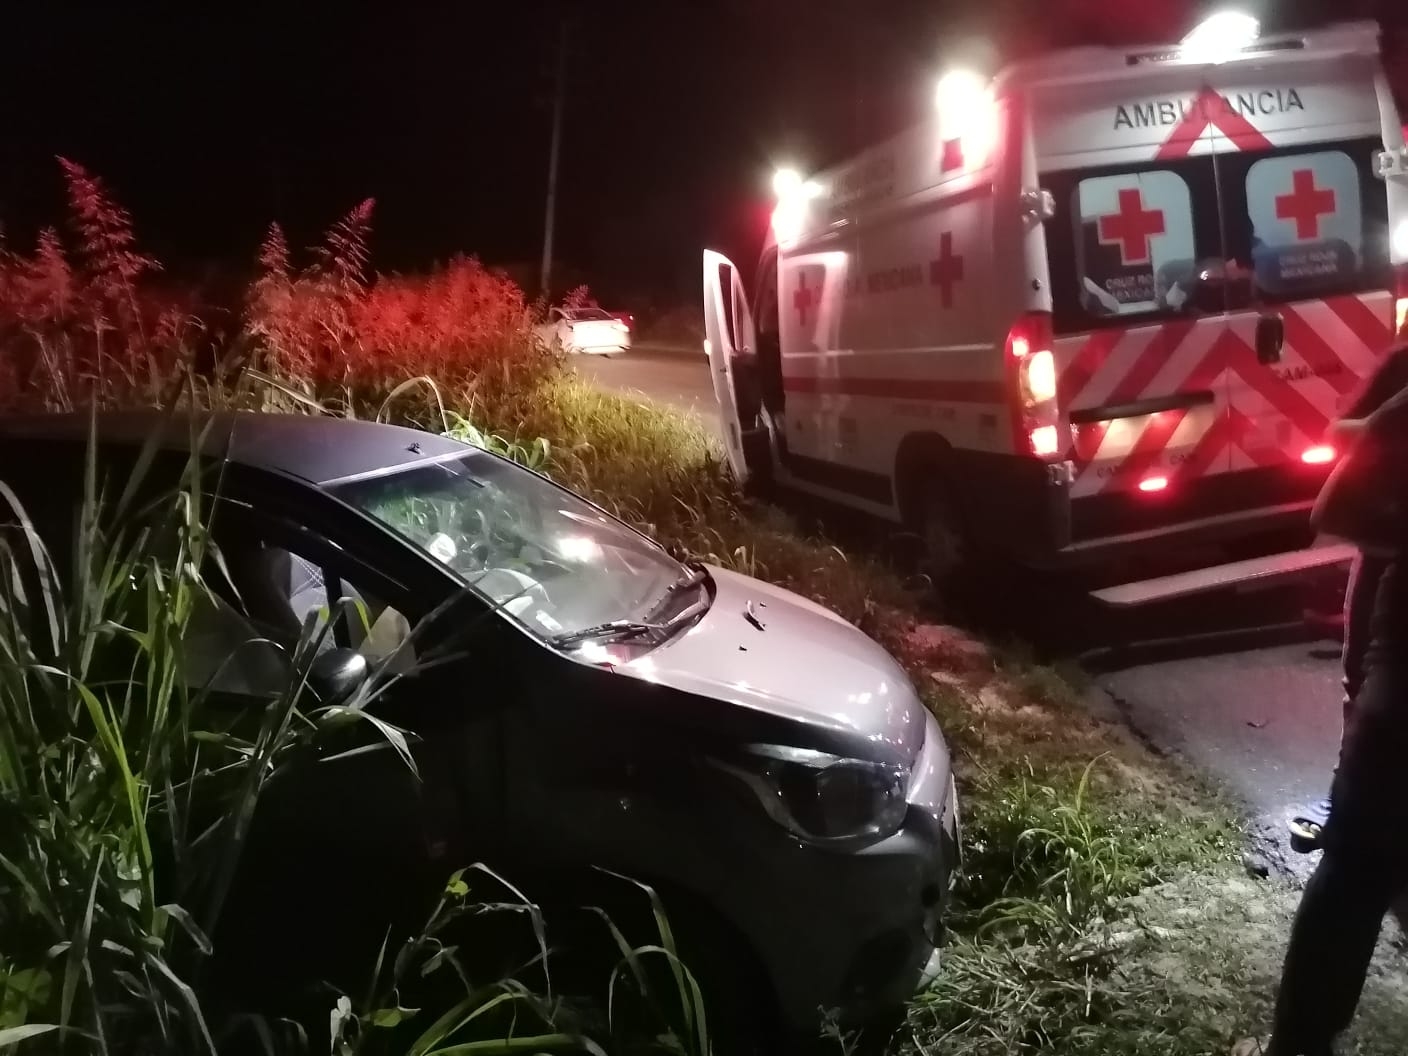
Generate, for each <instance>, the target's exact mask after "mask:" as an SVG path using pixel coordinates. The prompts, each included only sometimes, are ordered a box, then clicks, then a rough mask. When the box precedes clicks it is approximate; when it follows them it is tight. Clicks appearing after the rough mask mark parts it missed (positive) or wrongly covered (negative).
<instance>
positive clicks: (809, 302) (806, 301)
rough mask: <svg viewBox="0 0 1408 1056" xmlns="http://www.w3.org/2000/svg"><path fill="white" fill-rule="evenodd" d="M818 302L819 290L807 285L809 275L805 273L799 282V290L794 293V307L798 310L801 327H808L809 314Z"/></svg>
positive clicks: (798, 320)
mask: <svg viewBox="0 0 1408 1056" xmlns="http://www.w3.org/2000/svg"><path fill="white" fill-rule="evenodd" d="M817 300H818V298H817V289H816V287H815V286H808V285H807V273H806V272H805V271H804V272H802V275H801V278H799V279H798V280H797V289H796V290H794V291H793V293H792V307H793V308H795V309H797V322H798V323H799V324H800V325H801V326H803V327H805V326H806V325H807V313H809V312H810V311H811V310H812V309H813V308H814V307H816V303H817Z"/></svg>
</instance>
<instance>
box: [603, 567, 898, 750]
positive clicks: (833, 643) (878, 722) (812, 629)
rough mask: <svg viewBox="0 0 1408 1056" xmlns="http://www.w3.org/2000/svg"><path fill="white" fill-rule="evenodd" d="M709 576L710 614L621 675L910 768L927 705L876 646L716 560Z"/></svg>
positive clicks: (811, 606) (822, 612)
mask: <svg viewBox="0 0 1408 1056" xmlns="http://www.w3.org/2000/svg"><path fill="white" fill-rule="evenodd" d="M709 573H710V575H711V576H713V579H714V585H715V589H716V594H715V598H714V603H713V605H712V606H711V607H710V609H709V611H708V613H706V614H705V616H704V618H703V619H702V620H700V621H699V622H698V623H697V624H695V625H694V626H693V627H691V628H690V629H689V630H688V631H686V632H685V633H683V634H681V635H679V636H678V637H676V638H674V639H672V640H671V641H669V642H667V643H666V644H665V645H663V646H661V647H660V648H658V649H652V650H651V651H650V652H649V653H646V654H644V655H643V656H640V657H638V658H637V659H635V660H633V661H630V662H628V663H626V664H623V665H621V666H619V667H618V668H617V670H618V672H620V673H621V674H625V675H632V676H634V677H637V678H641V679H644V680H647V681H651V682H656V683H661V684H664V685H669V686H672V687H674V688H677V689H680V690H683V691H685V692H689V693H694V694H698V695H701V696H708V697H714V698H715V699H718V700H722V701H727V702H729V703H732V704H736V705H738V706H739V707H743V708H751V709H755V710H758V711H763V712H767V713H770V714H773V715H777V716H779V717H782V718H787V719H794V720H801V721H805V722H808V723H811V724H816V725H822V726H825V727H828V728H829V729H831V730H833V731H836V732H839V733H844V734H847V735H850V736H855V737H857V738H858V739H862V740H865V741H868V742H870V744H871V746H872V751H875V752H876V753H877V754H883V755H885V756H889V757H890V758H893V759H894V760H895V761H896V762H902V763H904V764H906V765H908V764H910V763H912V762H913V761H914V760H915V758H916V757H917V756H918V754H919V750H920V748H921V746H922V745H923V741H924V723H925V711H924V706H923V705H922V704H921V703H920V701H919V699H918V697H917V696H916V694H915V692H914V687H913V684H912V683H911V682H910V679H909V676H908V674H906V673H905V671H904V669H903V668H902V667H900V665H899V664H898V663H897V662H896V661H895V659H894V658H893V657H892V656H890V654H889V653H887V652H886V651H885V650H884V649H883V648H881V646H880V645H879V644H878V643H877V642H875V641H874V640H872V639H871V638H869V637H868V636H866V635H865V634H864V633H863V632H861V631H860V630H859V629H858V628H856V627H854V626H853V625H851V624H849V623H847V622H846V621H845V620H843V619H841V617H839V616H837V615H836V614H835V613H833V612H831V611H830V610H828V609H825V608H823V607H822V606H820V605H817V604H815V603H814V602H811V601H808V600H807V599H806V598H803V597H800V596H799V595H797V594H793V593H792V592H791V591H788V590H783V589H781V588H780V587H775V586H772V585H770V584H767V583H763V582H761V581H759V580H756V579H752V578H749V577H748V576H743V575H739V574H738V573H735V572H729V571H726V570H724V569H721V568H715V567H712V566H711V567H710V568H709Z"/></svg>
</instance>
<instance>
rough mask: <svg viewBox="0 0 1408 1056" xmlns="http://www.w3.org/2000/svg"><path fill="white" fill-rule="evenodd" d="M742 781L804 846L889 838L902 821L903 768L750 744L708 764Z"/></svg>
mask: <svg viewBox="0 0 1408 1056" xmlns="http://www.w3.org/2000/svg"><path fill="white" fill-rule="evenodd" d="M712 762H713V763H714V765H715V766H716V767H718V768H719V769H720V770H723V771H724V772H725V773H729V774H732V775H733V776H734V777H737V778H738V779H739V780H741V781H742V782H743V783H744V784H745V785H746V786H747V787H748V788H750V789H751V790H752V791H753V793H754V795H756V796H757V797H758V801H759V802H760V803H761V804H762V806H763V809H764V810H765V811H767V813H768V816H769V817H771V818H772V819H773V820H774V821H776V822H777V823H778V824H780V825H782V826H783V827H784V828H786V829H787V830H788V831H789V832H791V833H793V834H794V835H796V836H799V837H801V838H802V839H804V840H806V841H808V842H809V843H817V844H838V843H854V842H858V841H873V840H880V839H884V838H885V837H886V836H892V835H893V834H894V833H895V832H897V831H898V830H899V827H900V825H901V824H902V823H903V822H904V815H905V811H906V809H907V808H908V803H907V802H906V799H905V792H906V790H907V788H908V786H909V770H908V768H907V767H903V766H899V765H894V764H887V763H874V762H869V761H867V760H864V759H848V758H846V757H844V756H838V755H828V754H826V753H825V752H816V751H811V750H810V749H806V748H791V747H787V746H785V745H774V744H755V745H749V746H748V747H747V748H745V749H744V750H743V751H742V752H741V753H739V754H738V755H736V756H734V757H732V758H730V759H728V760H723V759H715V760H712Z"/></svg>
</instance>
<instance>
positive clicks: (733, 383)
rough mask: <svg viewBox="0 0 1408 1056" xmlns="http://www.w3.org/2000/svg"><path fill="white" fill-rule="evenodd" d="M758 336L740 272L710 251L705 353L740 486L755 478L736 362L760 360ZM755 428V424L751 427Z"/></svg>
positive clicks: (706, 261)
mask: <svg viewBox="0 0 1408 1056" xmlns="http://www.w3.org/2000/svg"><path fill="white" fill-rule="evenodd" d="M756 348H757V335H756V332H755V330H754V327H753V315H752V312H751V311H749V308H748V297H747V294H745V293H744V290H743V280H742V279H740V278H739V276H738V269H737V268H736V267H734V265H733V262H732V261H730V260H729V259H728V258H727V257H725V256H724V255H723V254H722V253H715V252H714V251H713V250H712V249H706V250H705V251H704V350H705V351H706V352H707V353H708V355H709V376H710V377H711V378H712V379H713V383H714V399H715V400H717V401H718V404H719V417H720V418H721V419H722V421H723V433H724V447H725V449H726V451H727V453H728V463H729V465H730V466H731V467H732V469H733V473H734V476H736V477H737V478H738V481H739V483H740V484H743V483H747V481H748V477H749V469H748V457H747V453H746V451H745V449H744V443H743V427H744V423H743V421H742V417H741V415H740V413H739V399H738V388H737V385H738V379H737V377H736V375H735V370H736V367H735V360H736V358H738V357H747V356H751V355H754V354H755V350H756ZM748 424H749V426H750V427H751V426H752V425H753V423H751V422H750V423H748Z"/></svg>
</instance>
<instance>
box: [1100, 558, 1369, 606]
mask: <svg viewBox="0 0 1408 1056" xmlns="http://www.w3.org/2000/svg"><path fill="white" fill-rule="evenodd" d="M1355 552H1356V551H1355V548H1354V547H1353V546H1349V545H1344V544H1334V545H1317V546H1311V547H1307V548H1306V549H1304V550H1291V551H1288V552H1286V553H1280V554H1268V555H1267V556H1266V557H1254V558H1250V559H1248V560H1246V561H1233V562H1230V563H1229V564H1225V565H1214V566H1212V567H1211V568H1198V569H1194V570H1193V571H1191V572H1179V573H1177V574H1176V575H1172V576H1159V577H1157V578H1155V579H1145V580H1141V581H1140V582H1137V583H1121V584H1119V585H1118V586H1114V587H1105V588H1102V589H1100V590H1095V591H1091V597H1093V598H1094V599H1095V600H1096V601H1098V602H1100V603H1101V604H1103V605H1108V606H1110V607H1111V608H1116V609H1127V608H1133V607H1135V606H1138V605H1150V604H1154V603H1156V602H1162V601H1174V600H1177V599H1179V598H1186V597H1191V596H1193V595H1195V594H1206V593H1210V592H1211V591H1215V590H1225V589H1229V588H1239V589H1242V590H1247V589H1260V588H1262V587H1267V586H1271V585H1273V584H1275V583H1277V582H1279V581H1281V580H1284V579H1291V578H1293V577H1295V576H1299V575H1304V574H1306V573H1308V572H1314V571H1316V570H1319V569H1328V568H1332V567H1333V566H1335V565H1348V564H1349V563H1350V562H1351V561H1353V560H1354V555H1355Z"/></svg>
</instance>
